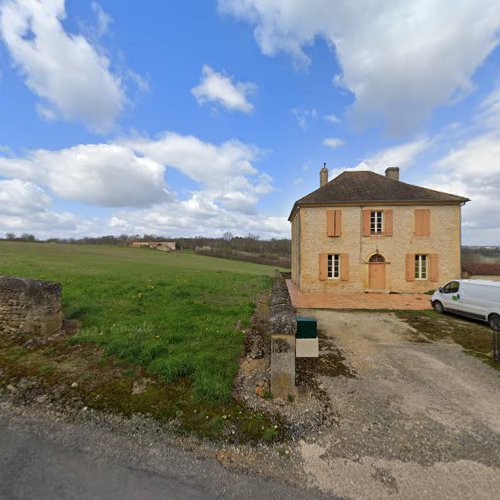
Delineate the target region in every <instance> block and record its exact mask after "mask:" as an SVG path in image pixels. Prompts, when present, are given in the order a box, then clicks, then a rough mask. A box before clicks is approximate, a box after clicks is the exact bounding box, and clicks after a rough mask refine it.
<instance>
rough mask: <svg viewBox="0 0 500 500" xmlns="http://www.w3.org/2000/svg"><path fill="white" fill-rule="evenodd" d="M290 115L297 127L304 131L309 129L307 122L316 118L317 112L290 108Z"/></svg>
mask: <svg viewBox="0 0 500 500" xmlns="http://www.w3.org/2000/svg"><path fill="white" fill-rule="evenodd" d="M292 114H293V116H294V117H295V119H296V120H297V124H298V126H299V127H300V128H301V129H302V130H304V131H306V130H307V129H308V128H309V122H311V121H313V120H315V119H316V118H317V117H318V112H317V111H316V110H315V109H314V108H312V109H302V108H292Z"/></svg>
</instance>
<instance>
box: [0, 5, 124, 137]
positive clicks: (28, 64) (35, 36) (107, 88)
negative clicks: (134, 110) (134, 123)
mask: <svg viewBox="0 0 500 500" xmlns="http://www.w3.org/2000/svg"><path fill="white" fill-rule="evenodd" d="M96 5H97V4H96ZM99 9H100V8H99ZM99 12H101V14H100V16H99V19H100V21H99V23H100V29H101V30H102V29H105V28H106V27H107V22H109V20H108V21H106V19H105V17H104V16H105V14H104V12H103V11H102V9H100V10H98V13H99ZM65 16H66V13H65V5H64V0H44V1H43V2H40V1H37V0H7V1H5V2H4V3H2V4H1V6H0V36H1V38H2V39H3V41H4V42H5V45H6V47H7V49H8V51H9V53H10V56H11V58H12V60H13V61H14V63H15V65H16V66H17V67H18V69H19V71H20V73H21V74H22V76H23V77H24V80H25V83H26V85H27V86H28V87H29V88H30V89H31V91H32V92H34V93H35V94H36V95H37V96H38V97H39V98H40V103H39V104H38V106H37V109H38V110H39V112H40V113H41V114H42V116H44V117H45V118H47V119H56V118H62V119H65V120H70V121H74V120H76V121H83V122H84V123H86V124H88V125H89V126H90V127H91V128H92V129H94V130H96V131H106V130H109V129H110V128H111V127H112V126H113V123H114V121H115V119H116V117H117V116H118V114H119V113H120V112H121V111H122V109H123V107H124V105H125V103H126V97H125V93H124V90H123V87H122V82H121V80H120V78H119V77H117V76H116V75H114V74H113V73H112V72H111V70H110V67H109V65H110V63H109V60H108V58H107V57H106V56H104V55H103V54H102V53H100V52H99V50H98V49H97V48H96V47H94V46H93V45H91V43H90V42H89V41H88V40H87V39H86V38H85V37H83V36H82V35H75V34H70V33H68V32H66V31H65V29H64V27H63V25H62V21H63V20H64V18H65Z"/></svg>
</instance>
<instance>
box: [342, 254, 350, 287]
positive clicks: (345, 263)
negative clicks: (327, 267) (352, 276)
mask: <svg viewBox="0 0 500 500" xmlns="http://www.w3.org/2000/svg"><path fill="white" fill-rule="evenodd" d="M340 279H341V280H342V281H349V254H348V253H343V254H340Z"/></svg>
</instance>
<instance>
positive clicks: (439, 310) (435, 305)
mask: <svg viewBox="0 0 500 500" xmlns="http://www.w3.org/2000/svg"><path fill="white" fill-rule="evenodd" d="M432 307H433V308H434V311H436V312H437V313H439V314H443V313H444V307H443V304H441V302H439V300H435V301H434V302H433V303H432Z"/></svg>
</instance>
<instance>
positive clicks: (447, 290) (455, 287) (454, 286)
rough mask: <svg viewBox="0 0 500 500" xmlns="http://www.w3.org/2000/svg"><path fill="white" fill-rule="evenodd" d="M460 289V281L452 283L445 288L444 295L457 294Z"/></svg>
mask: <svg viewBox="0 0 500 500" xmlns="http://www.w3.org/2000/svg"><path fill="white" fill-rule="evenodd" d="M459 289H460V283H459V282H458V281H450V282H449V283H448V284H447V285H445V286H444V293H457V292H458V290H459Z"/></svg>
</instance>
